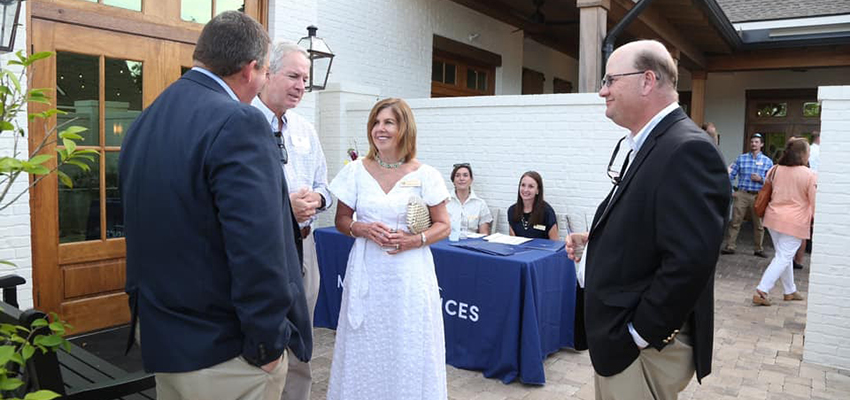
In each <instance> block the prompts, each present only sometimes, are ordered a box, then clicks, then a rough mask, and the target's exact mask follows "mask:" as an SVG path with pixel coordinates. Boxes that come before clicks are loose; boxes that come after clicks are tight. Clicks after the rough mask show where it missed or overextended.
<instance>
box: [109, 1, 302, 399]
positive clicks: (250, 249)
mask: <svg viewBox="0 0 850 400" xmlns="http://www.w3.org/2000/svg"><path fill="white" fill-rule="evenodd" d="M268 50H269V38H268V35H267V34H266V32H265V29H264V28H263V27H262V26H261V25H260V24H258V23H257V22H256V21H254V20H253V19H251V17H249V16H247V15H245V14H243V13H240V12H235V11H234V12H224V13H222V14H219V15H218V16H216V17H215V18H213V19H212V20H211V21H210V22H209V23H208V24H207V25H206V26H205V27H204V29H203V31H202V32H201V35H200V37H199V38H198V43H197V45H196V47H195V52H194V54H193V58H194V64H195V67H194V68H192V70H191V71H189V72H187V73H186V74H185V75H183V77H181V78H180V79H179V80H178V81H177V82H175V83H173V84H172V85H171V86H169V87H168V88H167V89H166V90H165V91H163V92H162V93H161V94H160V95H159V97H158V98H157V99H156V101H154V102H153V104H151V105H150V106H149V107H148V108H147V109H146V110H145V111H144V112H142V114H141V115H140V116H139V117H138V119H136V121H135V122H134V123H133V126H132V127H131V128H130V130H129V132H128V133H127V137H126V138H125V140H124V143H123V146H122V149H121V155H120V159H119V174H120V175H119V177H120V180H119V181H120V184H119V186H120V191H121V197H122V201H123V206H124V221H125V225H126V226H125V232H126V243H127V285H126V291H127V293H128V294H129V296H130V304H131V309H132V312H133V316H134V318H133V321H134V322H135V320H136V316H138V320H139V321H140V323H141V339H142V358H143V360H144V365H145V369H146V370H148V371H153V372H155V373H156V380H157V398H159V399H161V400H164V399H234V400H235V399H275V400H276V399H279V398H280V394H281V391H282V390H283V385H284V383H285V377H286V366H287V361H286V352H285V350H286V348H287V347H288V348H290V349H291V350H292V352H293V354H294V355H295V356H296V357H298V358H299V359H301V360H303V361H307V360H309V359H310V356H311V351H312V336H311V335H312V333H311V329H310V319H309V318H308V315H307V306H306V300H305V297H304V293H303V284H302V281H301V262H300V260H299V258H298V254H297V250H296V245H295V239H294V232H296V228H295V227H294V226H293V221H294V220H293V216H292V212H291V208H290V205H289V196H288V195H287V193H288V191H287V188H286V184H285V181H284V178H283V172H282V171H281V168H280V164H279V154H278V153H277V146H276V143H275V142H274V139H273V138H272V136H271V135H269V129H270V127H269V124H268V122H266V120H265V118H264V117H263V115H262V113H261V112H260V111H258V110H257V109H255V108H254V107H251V106H250V102H251V100H252V99H253V98H254V96H256V95H257V93H258V92H259V90H260V89H261V87H262V86H263V85H264V83H265V82H266V79H267V75H268V68H269V67H268V65H269V60H268Z"/></svg>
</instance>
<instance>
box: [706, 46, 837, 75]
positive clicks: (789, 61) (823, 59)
mask: <svg viewBox="0 0 850 400" xmlns="http://www.w3.org/2000/svg"><path fill="white" fill-rule="evenodd" d="M848 66H850V45H839V46H818V47H807V48H788V49H764V50H751V51H747V52H739V53H735V55H722V56H709V57H708V65H707V68H706V70H708V71H709V72H731V71H754V70H768V69H790V68H795V69H796V68H824V67H848Z"/></svg>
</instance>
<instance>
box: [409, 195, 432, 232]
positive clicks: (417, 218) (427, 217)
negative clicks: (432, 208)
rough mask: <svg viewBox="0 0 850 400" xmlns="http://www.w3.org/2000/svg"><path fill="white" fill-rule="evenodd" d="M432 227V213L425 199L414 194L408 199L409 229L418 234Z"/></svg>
mask: <svg viewBox="0 0 850 400" xmlns="http://www.w3.org/2000/svg"><path fill="white" fill-rule="evenodd" d="M430 227H431V213H430V212H429V211H428V206H426V205H425V201H424V200H422V198H421V197H419V196H412V197H411V198H410V200H408V201H407V229H409V230H410V233H413V234H415V235H418V234H420V233H422V232H425V231H426V230H427V229H428V228H430Z"/></svg>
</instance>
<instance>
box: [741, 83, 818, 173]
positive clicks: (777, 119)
mask: <svg viewBox="0 0 850 400" xmlns="http://www.w3.org/2000/svg"><path fill="white" fill-rule="evenodd" d="M819 127H820V104H818V100H817V89H781V90H749V91H747V126H746V135H745V136H744V143H743V151H742V152H748V151H750V137H751V136H752V135H753V134H755V133H761V134H762V135H763V136H764V139H765V140H764V149H763V153H764V154H765V155H766V156H768V157H770V158H771V159H772V160H773V162H774V163H775V162H776V161H777V160H779V157H780V156H782V152H783V151H784V148H785V143H786V142H787V141H788V139H790V138H791V137H792V136H795V137H805V138H807V139H809V141H811V138H812V132H814V131H816V130H819Z"/></svg>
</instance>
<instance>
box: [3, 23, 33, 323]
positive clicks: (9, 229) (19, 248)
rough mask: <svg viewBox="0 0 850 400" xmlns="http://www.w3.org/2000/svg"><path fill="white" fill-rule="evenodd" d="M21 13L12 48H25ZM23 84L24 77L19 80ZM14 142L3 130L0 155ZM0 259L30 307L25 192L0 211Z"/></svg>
mask: <svg viewBox="0 0 850 400" xmlns="http://www.w3.org/2000/svg"><path fill="white" fill-rule="evenodd" d="M24 14H25V13H21V20H20V21H19V22H20V24H21V25H20V26H18V30H17V33H16V36H15V49H16V50H17V49H25V47H26V43H27V30H26V21H25V20H26V18H25V17H24ZM14 57H15V56H14V54H12V53H9V54H4V55H2V56H0V63H2V64H3V67H4V68H6V62H7V61H9V60H10V59H12V58H14ZM11 70H12V71H15V72H19V71H20V68H18V67H16V66H12V67H11ZM21 84H22V85H26V79H24V80H22V81H21ZM18 124H19V125H20V126H22V127H24V128H25V129H26V126H27V111H26V108H24V110H23V111H22V112H21V113H20V114H19V115H18ZM13 145H14V142H13V135H12V133H11V132H8V131H7V132H3V133H2V135H0V156H4V157H5V156H11V155H12V147H13ZM18 151H19V153H20V155H19V156H18V158H19V159H23V158H26V157H27V155H28V154H29V145H28V142H27V138H19V141H18ZM28 185H29V179H28V178H27V177H26V176H22V177H20V178H18V180H17V181H16V182H15V184H14V185H13V186H12V189H11V190H10V191H9V194H8V195H7V196H6V199H4V204H5V203H6V202H8V201H9V200H11V199H12V198H14V197H15V196H16V195H17V194H18V193H21V192H22V191H25V190H26V189H27V186H28ZM0 260H6V261H11V262H13V263H15V264H16V267H11V266H8V265H0V275H6V274H17V275H20V276H22V277H24V279H26V280H27V283H26V284H25V285H24V286H22V287H18V302H19V303H20V306H21V307H22V308H30V307H32V304H33V303H32V247H31V245H30V207H29V195H28V193H25V194H24V195H23V196H22V197H21V198H20V199H18V201H17V202H15V204H14V205H12V206H11V207H9V208H6V209H5V210H3V211H2V212H0Z"/></svg>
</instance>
